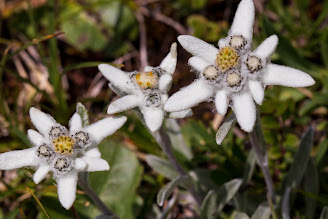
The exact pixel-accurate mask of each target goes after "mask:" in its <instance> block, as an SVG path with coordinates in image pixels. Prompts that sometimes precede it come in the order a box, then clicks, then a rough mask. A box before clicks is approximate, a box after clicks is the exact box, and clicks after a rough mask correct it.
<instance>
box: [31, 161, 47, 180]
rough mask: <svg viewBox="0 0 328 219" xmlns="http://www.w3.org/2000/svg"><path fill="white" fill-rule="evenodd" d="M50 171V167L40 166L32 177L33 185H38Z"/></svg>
mask: <svg viewBox="0 0 328 219" xmlns="http://www.w3.org/2000/svg"><path fill="white" fill-rule="evenodd" d="M49 171H50V166H48V165H46V166H40V167H39V168H38V170H37V171H35V173H34V175H33V181H34V183H35V184H39V182H41V181H42V180H43V179H44V178H45V177H46V176H47V174H48V172H49Z"/></svg>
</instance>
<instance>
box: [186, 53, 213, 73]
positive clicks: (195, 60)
mask: <svg viewBox="0 0 328 219" xmlns="http://www.w3.org/2000/svg"><path fill="white" fill-rule="evenodd" d="M188 64H189V65H190V66H191V67H192V68H193V69H195V70H196V71H198V72H199V73H202V72H203V71H204V70H205V68H206V67H207V66H209V65H211V64H210V63H208V62H206V61H205V60H204V59H202V58H199V57H197V56H193V57H191V58H190V59H189V60H188Z"/></svg>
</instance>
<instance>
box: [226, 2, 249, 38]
mask: <svg viewBox="0 0 328 219" xmlns="http://www.w3.org/2000/svg"><path fill="white" fill-rule="evenodd" d="M254 17H255V8H254V3H253V1H252V0H242V1H241V2H240V3H239V5H238V9H237V11H236V14H235V17H234V19H233V22H232V25H231V28H230V30H229V34H228V35H229V36H232V35H242V36H243V37H245V38H246V39H247V40H250V41H251V40H252V36H253V24H254Z"/></svg>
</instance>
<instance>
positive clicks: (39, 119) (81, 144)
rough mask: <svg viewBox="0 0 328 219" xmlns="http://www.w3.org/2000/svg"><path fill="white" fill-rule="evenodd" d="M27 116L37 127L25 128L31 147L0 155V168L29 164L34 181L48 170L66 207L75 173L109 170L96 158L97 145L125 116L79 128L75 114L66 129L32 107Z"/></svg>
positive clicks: (71, 197) (71, 196)
mask: <svg viewBox="0 0 328 219" xmlns="http://www.w3.org/2000/svg"><path fill="white" fill-rule="evenodd" d="M30 117H31V121H32V123H33V125H34V126H35V127H36V129H37V130H38V132H37V131H34V130H32V129H30V130H28V134H27V135H28V138H29V140H30V142H31V144H32V145H33V147H32V148H29V149H25V150H18V151H10V152H7V153H3V154H0V169H2V170H11V169H16V168H21V167H32V168H34V169H36V172H35V173H34V176H33V180H34V182H35V183H36V184H38V183H39V182H40V181H42V180H43V179H44V178H45V177H46V175H47V174H48V172H52V173H53V178H54V179H55V180H56V182H57V187H58V197H59V201H60V203H61V204H62V205H63V206H64V207H65V208H66V209H69V208H70V207H71V206H72V204H73V202H74V200H75V197H76V194H75V193H76V184H77V178H78V172H83V171H86V172H94V171H104V170H109V165H108V163H107V161H105V160H103V159H101V158H100V156H101V154H100V152H99V150H98V148H97V145H98V144H99V142H100V141H102V139H104V138H105V137H107V136H109V135H111V134H113V133H114V132H115V131H116V130H117V129H119V128H121V127H122V126H123V124H124V123H125V122H126V117H124V116H122V117H116V118H114V117H109V118H105V119H102V120H100V121H98V122H96V123H94V124H92V125H89V126H87V127H82V119H81V117H80V115H79V114H77V113H75V114H74V115H73V116H72V118H71V120H70V122H69V130H67V128H66V127H64V126H62V125H60V124H59V123H57V122H56V121H55V119H54V118H53V117H51V116H50V115H48V114H45V113H43V112H41V111H40V110H38V109H36V108H33V107H32V108H31V109H30Z"/></svg>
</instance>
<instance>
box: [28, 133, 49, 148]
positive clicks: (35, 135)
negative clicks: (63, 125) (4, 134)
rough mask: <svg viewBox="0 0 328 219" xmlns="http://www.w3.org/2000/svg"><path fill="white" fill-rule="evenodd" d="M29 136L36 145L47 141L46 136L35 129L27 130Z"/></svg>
mask: <svg viewBox="0 0 328 219" xmlns="http://www.w3.org/2000/svg"><path fill="white" fill-rule="evenodd" d="M27 137H28V139H29V140H30V142H31V143H32V144H33V145H34V146H39V145H41V144H43V143H44V142H45V139H44V137H43V136H42V135H41V134H40V133H39V132H37V131H34V130H33V129H29V130H27Z"/></svg>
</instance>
